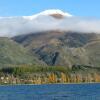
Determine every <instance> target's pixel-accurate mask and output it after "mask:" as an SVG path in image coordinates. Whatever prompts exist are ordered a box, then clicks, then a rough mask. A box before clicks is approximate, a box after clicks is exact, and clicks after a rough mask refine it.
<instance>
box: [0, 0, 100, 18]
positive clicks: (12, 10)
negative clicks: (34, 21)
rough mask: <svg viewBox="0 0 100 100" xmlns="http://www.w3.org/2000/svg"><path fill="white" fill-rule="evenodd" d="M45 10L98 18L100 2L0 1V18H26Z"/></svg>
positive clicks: (70, 0)
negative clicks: (57, 10) (56, 10)
mask: <svg viewBox="0 0 100 100" xmlns="http://www.w3.org/2000/svg"><path fill="white" fill-rule="evenodd" d="M46 9H61V10H63V11H66V12H69V13H71V14H72V15H75V16H86V17H97V18H100V0H0V16H23V15H24V16H25V15H26V16H28V15H33V14H34V13H38V12H41V11H43V10H46Z"/></svg>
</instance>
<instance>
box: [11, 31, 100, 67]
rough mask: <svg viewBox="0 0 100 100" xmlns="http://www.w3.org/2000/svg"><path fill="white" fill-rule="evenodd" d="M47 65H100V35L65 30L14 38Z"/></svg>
mask: <svg viewBox="0 0 100 100" xmlns="http://www.w3.org/2000/svg"><path fill="white" fill-rule="evenodd" d="M13 40H14V41H16V42H18V43H20V44H21V45H23V46H24V47H25V48H27V49H28V50H29V51H30V52H33V53H35V54H36V55H37V56H38V59H40V60H42V61H43V62H45V63H46V64H47V65H57V66H60V65H61V66H69V67H70V66H72V65H74V64H77V65H91V66H99V65H100V54H99V51H100V35H99V34H95V33H79V32H70V31H69V32H65V31H59V30H56V31H45V32H40V33H36V34H27V35H20V36H16V37H14V38H13Z"/></svg>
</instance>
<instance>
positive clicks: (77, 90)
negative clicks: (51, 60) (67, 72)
mask: <svg viewBox="0 0 100 100" xmlns="http://www.w3.org/2000/svg"><path fill="white" fill-rule="evenodd" d="M0 100H100V84H52V85H15V86H14V85H12V86H11V85H10V86H0Z"/></svg>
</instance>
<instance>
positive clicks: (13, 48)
mask: <svg viewBox="0 0 100 100" xmlns="http://www.w3.org/2000/svg"><path fill="white" fill-rule="evenodd" d="M37 63H42V62H41V61H39V60H38V59H37V57H36V56H32V54H31V53H29V52H28V50H27V49H26V48H24V47H23V46H21V45H19V44H18V43H16V42H15V41H13V40H11V39H9V38H3V37H1V38H0V64H37Z"/></svg>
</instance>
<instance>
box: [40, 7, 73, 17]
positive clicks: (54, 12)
mask: <svg viewBox="0 0 100 100" xmlns="http://www.w3.org/2000/svg"><path fill="white" fill-rule="evenodd" d="M40 14H42V15H52V14H60V15H62V16H67V17H71V16H72V15H71V14H69V13H66V12H63V11H61V10H59V9H49V10H45V11H43V12H41V13H40Z"/></svg>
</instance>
